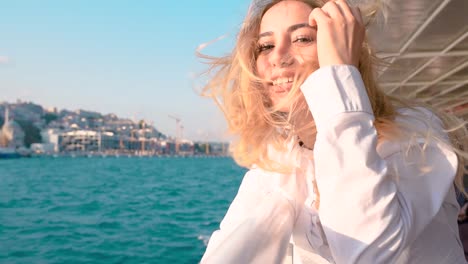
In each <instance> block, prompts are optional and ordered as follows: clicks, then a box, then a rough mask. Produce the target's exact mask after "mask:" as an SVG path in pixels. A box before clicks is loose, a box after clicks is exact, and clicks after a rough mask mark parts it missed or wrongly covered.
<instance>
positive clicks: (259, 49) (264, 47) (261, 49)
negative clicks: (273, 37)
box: [257, 43, 275, 53]
mask: <svg viewBox="0 0 468 264" xmlns="http://www.w3.org/2000/svg"><path fill="white" fill-rule="evenodd" d="M274 47H275V46H274V45H272V44H268V43H265V44H260V45H258V47H257V52H258V53H262V52H264V51H267V50H270V49H272V48H274Z"/></svg>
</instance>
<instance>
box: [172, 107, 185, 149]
mask: <svg viewBox="0 0 468 264" xmlns="http://www.w3.org/2000/svg"><path fill="white" fill-rule="evenodd" d="M168 116H169V117H170V118H172V119H174V120H175V121H176V135H175V152H176V154H178V153H179V144H180V140H181V139H182V136H183V135H182V133H183V129H184V127H183V126H182V119H180V118H179V117H177V116H174V115H168Z"/></svg>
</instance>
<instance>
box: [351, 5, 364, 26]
mask: <svg viewBox="0 0 468 264" xmlns="http://www.w3.org/2000/svg"><path fill="white" fill-rule="evenodd" d="M351 12H353V15H354V17H355V18H356V21H357V22H358V23H359V24H360V25H364V19H363V18H362V13H361V9H360V8H359V7H357V6H356V7H351Z"/></svg>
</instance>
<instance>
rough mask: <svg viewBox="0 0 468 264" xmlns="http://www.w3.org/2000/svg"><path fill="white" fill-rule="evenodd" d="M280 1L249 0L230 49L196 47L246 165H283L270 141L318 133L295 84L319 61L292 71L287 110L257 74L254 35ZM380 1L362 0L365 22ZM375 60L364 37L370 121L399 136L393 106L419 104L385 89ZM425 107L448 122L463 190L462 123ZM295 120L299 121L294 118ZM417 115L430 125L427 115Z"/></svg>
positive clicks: (382, 133)
mask: <svg viewBox="0 0 468 264" xmlns="http://www.w3.org/2000/svg"><path fill="white" fill-rule="evenodd" d="M281 1H284V0H266V1H265V0H254V1H253V3H252V5H251V7H250V9H249V12H248V14H247V16H246V18H245V20H244V22H243V24H242V26H241V29H240V31H239V33H238V35H237V41H236V45H235V47H234V49H233V50H232V52H231V53H230V54H229V55H227V56H224V57H210V56H207V55H204V54H201V53H198V56H199V57H201V58H202V59H206V60H207V63H208V64H209V65H210V68H209V70H208V71H207V74H211V75H210V80H209V82H208V83H207V84H206V85H205V86H204V89H203V95H205V96H209V97H212V98H213V99H214V100H215V102H216V103H217V105H218V106H219V107H220V108H221V110H222V111H223V113H224V115H225V118H226V120H227V123H228V127H229V131H230V132H231V133H232V134H234V135H237V139H236V141H235V142H234V143H233V144H232V147H231V151H232V154H233V157H234V159H235V160H236V162H237V163H238V164H239V165H241V166H244V167H248V168H249V167H251V166H252V165H253V164H255V165H257V166H259V167H261V168H263V169H266V170H272V171H283V170H284V168H285V166H284V164H279V163H278V162H277V161H274V160H272V159H271V158H270V157H269V155H268V148H269V146H270V147H274V148H276V149H279V150H281V149H283V150H284V149H285V146H286V145H287V142H290V141H291V140H292V141H297V140H298V139H297V136H296V135H297V134H298V132H300V131H301V130H309V131H312V132H311V135H312V136H315V134H316V130H315V125H314V122H313V118H312V116H311V114H310V111H309V110H308V107H307V105H306V103H305V100H304V98H303V96H302V93H301V92H300V90H299V87H300V85H301V84H302V82H303V81H304V80H305V78H306V77H307V76H308V75H309V74H310V73H311V72H313V71H314V70H316V69H317V68H318V65H312V64H306V65H305V66H304V67H303V68H302V69H301V70H300V72H299V73H296V76H295V79H294V85H293V88H292V89H291V91H290V92H289V95H288V98H287V99H286V100H285V101H287V102H293V103H291V104H288V107H289V111H286V112H283V111H280V109H281V108H283V106H284V105H280V106H273V104H272V102H271V100H270V98H269V96H268V91H265V90H266V89H264V86H263V83H264V82H265V80H262V79H261V78H259V77H258V76H257V75H256V69H255V67H256V58H257V38H258V34H259V30H260V23H261V20H262V17H263V15H264V14H265V12H266V11H267V10H268V9H269V8H271V7H272V6H274V5H275V4H277V3H278V2H281ZM296 1H301V2H304V3H306V4H308V5H309V6H311V7H312V8H315V7H321V6H323V4H324V3H325V2H326V1H322V0H296ZM378 7H379V6H378V5H375V4H374V5H373V6H367V7H363V6H362V7H361V6H360V8H361V12H362V14H363V17H364V19H365V21H366V25H367V24H368V23H369V22H370V21H372V18H373V17H374V15H375V14H376V10H378ZM378 63H379V60H377V57H376V56H375V54H374V53H373V51H372V49H371V48H370V47H369V45H368V42H367V41H364V44H363V46H362V53H361V57H360V61H359V67H358V68H359V71H360V73H361V75H362V79H363V81H364V84H365V87H366V91H367V94H368V96H369V99H370V102H371V106H372V109H373V111H374V115H375V122H374V125H375V127H376V129H377V133H378V136H379V140H383V139H387V140H391V139H398V138H399V137H401V136H402V134H403V133H400V132H401V131H403V130H404V128H402V127H401V126H402V125H401V124H397V123H396V121H395V119H396V117H397V116H398V115H399V113H398V112H397V109H399V108H413V109H416V107H418V106H422V105H421V104H418V103H414V102H411V101H408V100H406V99H404V98H396V97H392V96H389V95H386V94H385V93H384V92H383V91H382V90H381V89H380V88H379V87H378V85H377V82H376V80H375V74H374V72H375V68H374V66H376V65H377V64H378ZM424 107H426V108H429V109H430V110H431V111H433V112H434V113H436V114H437V116H438V117H439V118H440V119H441V120H442V121H443V123H444V124H445V127H446V128H451V129H448V130H447V132H448V134H449V137H450V140H451V143H452V146H451V148H452V149H453V150H454V151H455V152H456V154H457V156H458V160H459V164H458V166H459V167H458V173H457V176H456V180H455V183H456V185H457V186H458V188H459V189H460V190H462V191H463V190H464V188H463V172H464V170H463V168H464V165H465V164H466V163H467V160H468V155H467V152H466V151H467V150H468V148H467V145H468V142H466V135H467V131H466V128H465V126H464V124H463V123H462V122H461V121H460V120H458V119H456V118H454V117H452V116H450V115H448V114H446V113H444V112H440V111H437V110H436V109H432V108H431V107H430V106H424ZM298 116H301V118H298ZM295 120H303V121H302V122H301V123H298V122H297V121H295ZM304 120H306V122H304ZM421 121H423V122H424V123H426V124H427V125H428V126H429V127H430V122H429V120H421ZM410 131H414V129H413V130H410ZM415 133H416V134H417V135H418V136H420V137H423V138H427V137H428V134H427V131H415ZM430 138H431V139H434V140H436V141H439V142H443V141H444V140H443V139H442V138H438V137H437V136H436V135H434V134H431V135H430Z"/></svg>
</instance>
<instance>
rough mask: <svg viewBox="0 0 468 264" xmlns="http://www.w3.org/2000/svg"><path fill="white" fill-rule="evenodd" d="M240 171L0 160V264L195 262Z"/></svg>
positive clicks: (200, 162) (174, 161) (182, 163)
mask: <svg viewBox="0 0 468 264" xmlns="http://www.w3.org/2000/svg"><path fill="white" fill-rule="evenodd" d="M244 173H245V169H243V168H240V167H238V166H237V165H236V164H235V163H234V161H233V160H232V159H230V158H138V157H132V158H128V157H120V158H116V157H112V158H110V157H107V158H102V157H101V158H97V157H96V158H86V157H83V158H71V157H68V158H67V157H63V158H52V157H44V158H23V159H15V160H0V263H28V264H29V263H198V262H199V261H200V259H201V256H202V254H203V252H204V250H205V248H206V243H207V241H208V239H209V237H210V235H211V233H212V232H213V231H214V230H215V229H217V228H218V226H219V222H220V220H221V219H222V217H223V216H224V214H225V212H226V210H227V208H228V206H229V204H230V202H231V201H232V199H233V198H234V196H235V194H236V192H237V189H238V187H239V184H240V181H241V180H242V176H243V175H244Z"/></svg>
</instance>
